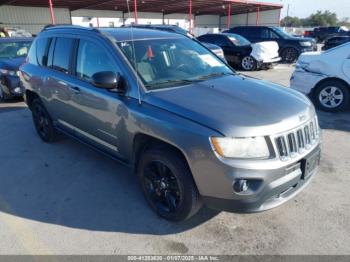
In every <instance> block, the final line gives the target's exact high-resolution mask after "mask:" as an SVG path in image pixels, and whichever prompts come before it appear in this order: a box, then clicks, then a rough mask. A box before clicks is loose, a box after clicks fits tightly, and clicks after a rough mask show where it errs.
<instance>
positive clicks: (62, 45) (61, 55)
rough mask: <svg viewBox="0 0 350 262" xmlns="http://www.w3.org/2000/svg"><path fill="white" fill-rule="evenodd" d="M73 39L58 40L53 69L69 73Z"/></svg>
mask: <svg viewBox="0 0 350 262" xmlns="http://www.w3.org/2000/svg"><path fill="white" fill-rule="evenodd" d="M73 43H74V39H73V38H61V37H59V38H56V43H55V49H54V55H53V62H52V68H53V69H55V70H58V71H60V72H63V73H68V72H69V64H70V57H71V55H70V54H71V52H72V48H73Z"/></svg>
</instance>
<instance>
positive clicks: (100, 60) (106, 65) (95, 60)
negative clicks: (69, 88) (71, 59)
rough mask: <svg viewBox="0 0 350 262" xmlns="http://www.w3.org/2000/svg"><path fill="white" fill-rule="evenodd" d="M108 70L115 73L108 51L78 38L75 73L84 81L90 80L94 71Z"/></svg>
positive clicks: (115, 69)
mask: <svg viewBox="0 0 350 262" xmlns="http://www.w3.org/2000/svg"><path fill="white" fill-rule="evenodd" d="M103 71H110V72H114V73H117V72H118V70H117V68H116V67H115V65H114V63H113V62H112V59H111V58H110V56H109V55H108V53H107V52H106V51H105V50H104V49H103V48H102V47H101V46H99V45H97V44H95V43H93V42H91V41H87V40H80V41H79V47H78V54H77V63H76V75H77V76H78V77H79V78H81V79H83V80H86V81H91V78H92V76H93V75H94V74H95V73H99V72H103Z"/></svg>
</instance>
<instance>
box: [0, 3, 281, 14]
mask: <svg viewBox="0 0 350 262" xmlns="http://www.w3.org/2000/svg"><path fill="white" fill-rule="evenodd" d="M127 1H129V6H130V11H131V12H133V11H134V0H100V1H97V0H53V6H54V7H65V8H69V9H70V10H71V11H74V10H77V9H97V10H116V11H122V12H125V13H126V12H128V7H127ZM1 5H18V6H33V7H48V6H49V4H48V0H31V1H28V0H0V6H1ZM229 5H231V7H230V9H231V10H230V13H231V15H235V14H243V13H250V12H259V11H260V12H262V11H267V10H276V9H281V8H282V5H278V4H269V3H260V2H255V1H249V0H248V1H247V0H192V12H193V14H194V15H207V14H211V15H222V16H225V15H227V13H228V11H227V9H228V6H229ZM188 9H189V0H138V1H137V11H138V12H155V13H164V14H171V13H187V12H188Z"/></svg>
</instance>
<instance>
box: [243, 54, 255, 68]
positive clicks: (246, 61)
mask: <svg viewBox="0 0 350 262" xmlns="http://www.w3.org/2000/svg"><path fill="white" fill-rule="evenodd" d="M241 67H242V69H243V70H245V71H254V70H256V69H257V67H258V63H257V61H256V60H255V59H254V57H252V56H245V57H243V58H242V60H241Z"/></svg>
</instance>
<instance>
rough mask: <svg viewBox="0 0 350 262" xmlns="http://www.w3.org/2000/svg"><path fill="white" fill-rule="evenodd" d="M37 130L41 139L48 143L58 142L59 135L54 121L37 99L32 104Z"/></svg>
mask: <svg viewBox="0 0 350 262" xmlns="http://www.w3.org/2000/svg"><path fill="white" fill-rule="evenodd" d="M31 110H32V116H33V122H34V126H35V129H36V131H37V133H38V135H39V137H40V138H41V139H42V140H43V141H44V142H46V143H52V142H55V141H57V139H58V133H57V131H56V129H55V127H54V125H53V123H52V119H51V117H50V115H49V113H48V112H47V110H46V108H45V107H44V105H43V103H42V102H41V100H40V99H39V98H35V99H34V100H33V102H32V104H31Z"/></svg>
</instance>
